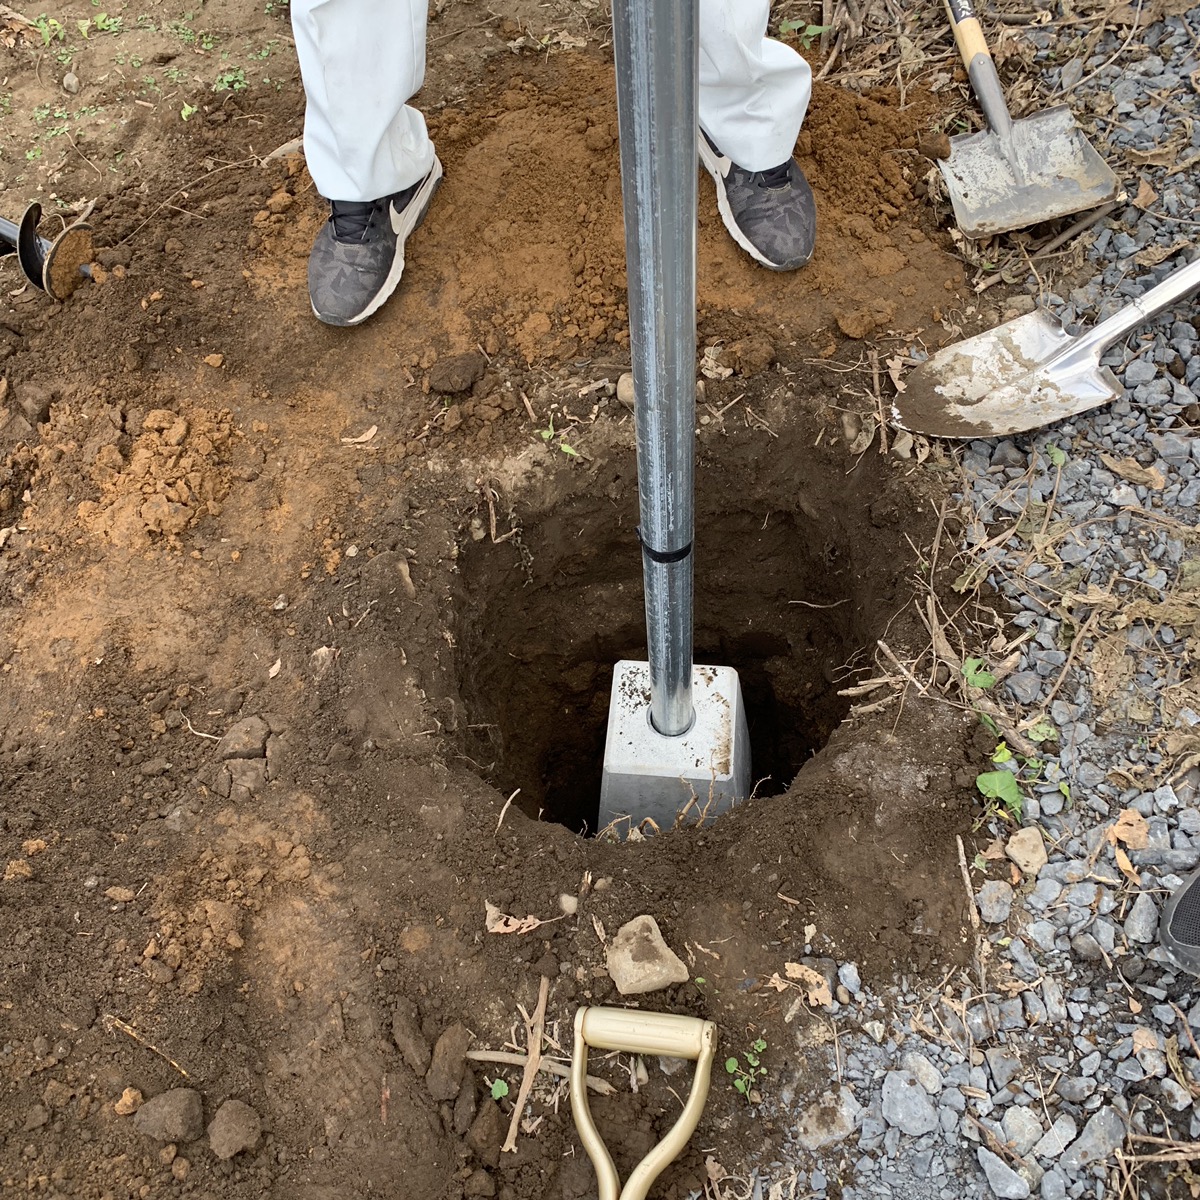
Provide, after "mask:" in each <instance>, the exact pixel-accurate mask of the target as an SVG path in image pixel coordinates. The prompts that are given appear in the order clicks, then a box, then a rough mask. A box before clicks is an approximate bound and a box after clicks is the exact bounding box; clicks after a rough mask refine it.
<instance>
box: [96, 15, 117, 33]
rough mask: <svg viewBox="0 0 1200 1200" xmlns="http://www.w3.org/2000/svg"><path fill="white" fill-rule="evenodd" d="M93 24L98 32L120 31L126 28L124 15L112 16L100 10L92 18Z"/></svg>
mask: <svg viewBox="0 0 1200 1200" xmlns="http://www.w3.org/2000/svg"><path fill="white" fill-rule="evenodd" d="M92 24H93V25H94V26H95V27H96V31H97V32H98V33H112V34H117V33H120V32H121V31H122V30H123V29H124V28H125V19H124V18H123V17H110V16H109V15H108V13H105V12H99V13H97V14H96V15H95V17H94V18H93V19H92Z"/></svg>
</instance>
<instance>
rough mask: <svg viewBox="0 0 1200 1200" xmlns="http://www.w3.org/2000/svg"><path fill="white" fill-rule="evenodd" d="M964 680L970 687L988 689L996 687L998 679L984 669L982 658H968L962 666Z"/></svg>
mask: <svg viewBox="0 0 1200 1200" xmlns="http://www.w3.org/2000/svg"><path fill="white" fill-rule="evenodd" d="M962 673H963V678H964V679H965V680H966V681H967V686H968V687H977V688H983V689H984V690H985V691H986V690H987V689H988V688H992V687H995V686H996V677H995V675H993V674H992V673H991V671H988V670H986V669H985V668H984V665H983V659H982V658H968V659H967V660H966V662H964V663H963V665H962Z"/></svg>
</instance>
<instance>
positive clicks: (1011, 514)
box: [727, 7, 1200, 1200]
mask: <svg viewBox="0 0 1200 1200" xmlns="http://www.w3.org/2000/svg"><path fill="white" fill-rule="evenodd" d="M1024 36H1026V37H1027V38H1028V39H1029V40H1030V41H1031V42H1032V43H1033V44H1034V45H1035V46H1037V47H1038V51H1037V56H1036V60H1035V61H1036V62H1037V63H1040V64H1041V65H1042V67H1043V69H1044V79H1045V81H1046V83H1047V85H1048V86H1049V87H1050V88H1051V89H1053V90H1054V91H1055V93H1059V92H1060V90H1061V89H1062V88H1066V89H1068V91H1067V94H1066V96H1065V100H1066V102H1068V103H1070V104H1071V106H1072V107H1073V109H1074V110H1075V111H1076V112H1077V113H1079V114H1086V115H1094V116H1096V117H1097V118H1098V127H1097V135H1096V141H1097V143H1098V144H1099V145H1100V146H1101V147H1102V149H1104V150H1106V151H1107V153H1108V156H1109V158H1110V160H1111V161H1112V162H1113V163H1114V165H1117V169H1118V173H1119V174H1120V176H1121V178H1122V180H1123V182H1124V183H1125V185H1126V187H1127V190H1128V191H1129V193H1130V195H1131V196H1136V197H1137V199H1138V203H1137V204H1134V203H1129V204H1128V205H1126V206H1123V207H1120V208H1118V209H1117V210H1116V211H1114V212H1113V213H1112V215H1111V216H1110V217H1109V218H1107V219H1105V220H1103V221H1101V222H1100V223H1099V224H1097V225H1096V226H1095V227H1094V228H1093V229H1092V230H1091V231H1089V232H1088V233H1087V234H1085V235H1083V237H1084V240H1085V243H1086V242H1088V241H1090V247H1089V248H1088V250H1087V261H1088V262H1089V263H1090V264H1091V265H1092V266H1093V267H1094V272H1095V277H1094V278H1093V279H1092V280H1091V282H1089V283H1086V284H1085V285H1084V286H1081V287H1078V288H1075V289H1074V290H1071V291H1069V293H1068V294H1066V295H1053V294H1052V295H1044V294H1042V293H1041V285H1040V281H1039V279H1038V278H1037V277H1036V276H1035V275H1033V274H1031V275H1030V276H1029V279H1028V288H1029V291H1030V293H1031V294H1032V295H1034V296H1039V295H1040V297H1041V301H1042V303H1044V304H1045V305H1046V306H1047V307H1048V308H1050V309H1051V310H1052V311H1054V312H1055V313H1057V314H1058V315H1060V316H1061V317H1062V318H1063V320H1064V321H1065V322H1067V323H1068V324H1072V323H1075V322H1079V323H1081V324H1087V325H1090V324H1092V323H1094V322H1095V321H1096V320H1098V319H1100V318H1102V317H1104V316H1107V315H1109V313H1111V312H1112V311H1114V310H1115V308H1117V307H1119V306H1120V305H1121V304H1123V303H1125V302H1126V301H1127V300H1128V298H1130V297H1133V296H1136V295H1138V294H1139V293H1140V292H1141V291H1143V290H1144V289H1146V288H1148V287H1150V286H1152V285H1153V284H1154V283H1156V282H1158V281H1160V280H1161V279H1162V278H1163V277H1164V276H1165V275H1166V274H1167V273H1168V272H1170V271H1171V270H1172V269H1174V268H1175V267H1177V266H1179V265H1182V263H1183V262H1185V261H1186V259H1187V258H1188V257H1189V256H1190V254H1191V253H1194V251H1193V250H1192V249H1191V247H1192V244H1193V243H1194V241H1195V240H1196V233H1197V229H1198V228H1200V211H1198V199H1200V194H1198V193H1200V188H1198V184H1197V178H1198V177H1200V176H1198V171H1197V166H1198V165H1200V121H1195V123H1194V124H1193V120H1194V118H1196V117H1197V116H1200V103H1198V102H1197V90H1198V89H1200V7H1196V8H1193V9H1191V10H1190V11H1188V12H1187V13H1186V14H1185V15H1184V16H1182V17H1168V18H1166V19H1164V20H1162V21H1159V22H1156V23H1155V24H1153V25H1152V26H1150V27H1149V28H1148V29H1147V30H1145V31H1143V32H1141V33H1139V34H1137V35H1136V36H1134V37H1133V38H1132V39H1130V41H1129V44H1128V45H1125V44H1124V43H1125V41H1126V38H1127V36H1128V28H1127V27H1123V28H1121V29H1119V30H1118V31H1117V32H1116V33H1113V32H1107V33H1105V34H1104V36H1103V37H1102V38H1101V39H1100V40H1099V42H1098V44H1097V45H1096V46H1095V50H1094V53H1092V55H1091V56H1090V57H1089V58H1088V59H1087V60H1086V61H1079V60H1077V59H1069V56H1064V55H1063V54H1062V53H1060V52H1059V46H1058V37H1059V35H1058V34H1057V33H1056V32H1055V31H1054V30H1053V29H1046V30H1041V29H1032V30H1028V31H1026V33H1025V35H1024ZM1064 57H1066V58H1067V59H1068V61H1065V62H1064V61H1063V60H1064ZM1055 64H1062V65H1055ZM1057 99H1063V97H1061V96H1060V95H1056V100H1057ZM1164 151H1166V152H1165V153H1164ZM1193 160H1194V161H1193ZM1179 164H1188V165H1187V166H1186V168H1185V169H1183V170H1177V169H1176V168H1177V167H1178V165H1179ZM1143 180H1144V181H1145V182H1144V184H1141V182H1140V181H1143ZM1197 322H1198V316H1197V310H1196V307H1195V302H1194V301H1193V302H1191V303H1189V304H1186V305H1183V306H1180V307H1179V308H1178V309H1177V310H1176V311H1175V312H1173V313H1165V314H1163V315H1162V316H1161V317H1159V318H1158V319H1156V320H1155V321H1153V322H1152V323H1150V324H1149V325H1147V326H1146V327H1144V328H1143V329H1141V330H1139V331H1138V332H1136V333H1135V334H1133V335H1132V336H1131V337H1130V338H1128V339H1127V341H1126V342H1125V343H1124V344H1121V345H1117V346H1114V347H1113V348H1112V349H1111V351H1110V352H1109V354H1108V355H1107V356H1106V359H1105V362H1106V363H1107V364H1108V365H1109V366H1111V367H1112V368H1113V370H1114V371H1115V372H1116V373H1117V375H1118V377H1119V378H1120V379H1121V380H1122V381H1123V383H1124V386H1125V394H1124V395H1123V396H1122V398H1121V399H1119V400H1118V401H1117V402H1116V403H1114V404H1112V405H1110V406H1108V407H1106V408H1103V409H1100V410H1098V411H1096V412H1093V413H1090V414H1087V415H1086V416H1083V417H1080V418H1078V419H1076V420H1073V421H1068V422H1064V423H1062V424H1060V425H1057V426H1054V427H1051V428H1049V429H1046V430H1042V431H1039V432H1038V433H1036V434H1033V435H1028V436H1022V437H1017V438H1013V439H997V440H992V441H975V442H972V443H970V444H969V445H967V446H966V447H965V449H964V452H963V455H962V462H963V468H964V475H965V488H964V492H963V494H962V496H961V497H960V499H961V501H962V504H963V508H964V510H965V511H966V512H967V514H968V526H967V536H966V545H967V547H968V548H971V547H974V548H975V550H974V553H975V554H976V555H977V556H978V557H979V558H980V559H981V560H982V563H983V570H985V571H986V573H987V575H986V583H987V585H988V588H990V589H991V591H992V592H993V594H995V595H997V596H998V597H999V607H1000V608H1001V610H1002V611H1003V610H1004V609H1007V611H1008V612H1009V614H1010V618H1011V622H1012V626H1011V627H1010V628H1009V629H1008V630H1006V633H1007V634H1008V635H1009V636H1010V637H1013V636H1014V635H1016V636H1019V637H1020V639H1021V640H1020V642H1019V643H1018V644H1017V645H1016V646H1015V647H1010V650H1009V652H1008V653H1007V655H1005V656H1004V661H1003V662H995V663H993V662H991V661H988V663H987V665H988V667H989V668H990V669H991V670H992V671H993V672H994V673H995V675H996V676H997V680H996V683H995V684H994V685H993V686H994V691H993V695H995V696H996V698H997V699H999V700H1000V701H1001V703H1002V704H1003V706H1004V707H1005V708H1006V709H1007V710H1008V711H1009V712H1010V713H1012V714H1013V715H1014V716H1015V717H1017V718H1019V725H1020V726H1021V727H1022V728H1024V730H1025V733H1026V736H1027V737H1029V738H1030V739H1031V740H1032V741H1033V742H1034V743H1035V745H1036V749H1035V753H1034V755H1033V761H1032V762H1030V761H1027V760H1026V761H1023V760H1022V758H1021V757H1020V756H1019V755H1010V754H1009V752H1008V751H1007V750H1006V749H999V750H998V753H997V755H996V760H997V761H996V762H995V763H994V764H993V766H994V767H995V769H996V770H997V771H1008V772H1011V773H1013V774H1015V775H1017V777H1018V780H1017V781H1018V791H1019V792H1020V793H1021V795H1022V798H1023V803H1022V806H1021V809H1022V811H1021V813H1020V817H1019V820H1017V821H1012V820H1003V819H1001V818H1000V817H999V816H996V817H995V818H994V819H992V820H991V821H990V822H988V824H987V826H986V828H987V829H988V830H990V833H991V835H992V836H993V837H994V838H995V841H994V842H993V847H994V848H993V850H992V852H991V855H990V856H989V857H987V858H984V859H983V860H982V861H978V860H977V863H976V864H975V866H974V867H973V869H972V870H971V872H970V874H971V879H972V886H973V887H974V888H975V889H976V905H977V909H978V911H979V914H980V917H981V936H980V946H981V953H980V954H979V956H978V961H977V963H976V968H975V970H974V971H973V972H971V975H972V980H973V985H974V986H972V987H971V988H969V989H964V988H963V987H962V986H961V985H957V988H958V990H956V991H953V992H951V993H949V994H944V993H942V992H940V991H934V992H932V993H931V994H919V993H917V992H915V991H912V990H910V989H909V988H908V987H907V986H906V985H905V984H904V983H901V984H900V985H898V986H897V987H896V988H894V989H892V990H891V991H890V993H889V994H887V995H884V996H873V995H869V994H866V993H864V992H863V991H861V984H860V982H859V980H858V978H857V971H855V969H854V967H853V964H843V967H842V973H841V976H840V982H841V984H842V988H843V990H842V991H841V993H840V995H841V997H842V999H843V1002H842V1003H841V1004H838V1003H835V1004H834V1006H833V1008H834V1009H835V1010H838V1011H840V1012H841V1013H842V1014H843V1015H844V1017H845V1020H846V1024H847V1025H848V1026H849V1027H850V1028H852V1029H854V1030H855V1032H852V1033H850V1034H848V1035H845V1036H842V1037H841V1039H840V1046H839V1047H838V1050H837V1052H836V1053H835V1052H834V1050H833V1049H832V1048H830V1049H829V1051H828V1058H829V1062H828V1069H829V1076H830V1080H831V1091H830V1093H829V1095H828V1096H826V1097H822V1098H821V1100H820V1101H818V1102H817V1103H816V1104H811V1103H810V1104H808V1105H807V1107H804V1106H801V1107H800V1108H799V1109H798V1110H797V1109H795V1108H792V1109H791V1110H790V1111H789V1113H788V1119H790V1120H791V1121H793V1122H794V1123H795V1124H796V1132H795V1134H794V1142H793V1145H792V1147H790V1148H791V1149H793V1150H794V1154H793V1155H792V1156H791V1157H790V1158H789V1159H788V1160H787V1161H783V1160H781V1161H778V1162H774V1163H770V1164H764V1165H763V1167H762V1168H761V1171H760V1172H759V1173H758V1174H757V1175H755V1176H754V1177H753V1178H752V1179H751V1180H750V1181H749V1182H748V1184H747V1189H746V1194H747V1195H748V1196H749V1197H751V1198H752V1200H758V1198H764V1200H790V1198H792V1197H809V1196H812V1197H823V1196H838V1195H840V1196H841V1197H842V1198H843V1200H866V1198H868V1197H870V1198H872V1200H874V1198H878V1197H895V1198H896V1200H925V1198H927V1197H928V1198H929V1200H933V1198H938V1200H960V1198H962V1197H984V1198H986V1197H990V1196H995V1197H1002V1198H1012V1200H1022V1198H1023V1197H1027V1196H1040V1197H1042V1198H1043V1200H1059V1198H1061V1197H1066V1196H1070V1197H1076V1198H1078V1197H1084V1196H1087V1197H1095V1198H1097V1200H1099V1198H1102V1197H1113V1198H1116V1197H1126V1196H1128V1197H1133V1196H1146V1197H1150V1196H1171V1195H1187V1194H1193V1193H1191V1192H1190V1191H1189V1189H1188V1187H1187V1185H1186V1183H1185V1182H1184V1179H1183V1177H1181V1176H1179V1175H1178V1174H1176V1175H1174V1176H1172V1175H1170V1174H1169V1172H1171V1171H1176V1172H1178V1170H1179V1168H1180V1164H1167V1165H1166V1167H1162V1166H1157V1165H1151V1166H1145V1165H1143V1166H1141V1167H1140V1168H1139V1169H1138V1170H1139V1173H1138V1175H1137V1176H1136V1180H1135V1181H1134V1182H1133V1183H1130V1184H1129V1186H1128V1187H1126V1174H1125V1172H1126V1171H1127V1170H1130V1171H1131V1170H1132V1168H1127V1167H1125V1168H1123V1167H1120V1166H1119V1165H1118V1163H1117V1151H1118V1150H1119V1149H1121V1148H1123V1152H1124V1153H1125V1154H1126V1155H1128V1154H1148V1153H1152V1152H1153V1151H1155V1149H1156V1148H1157V1147H1156V1146H1155V1144H1154V1143H1153V1142H1145V1143H1142V1144H1138V1143H1136V1142H1129V1141H1127V1138H1128V1137H1130V1136H1131V1135H1132V1136H1134V1137H1137V1136H1145V1137H1151V1138H1153V1137H1158V1138H1171V1139H1174V1140H1177V1141H1180V1142H1192V1141H1194V1140H1196V1139H1197V1137H1200V1110H1197V1109H1196V1107H1195V1103H1194V1101H1195V1097H1196V1095H1200V1053H1198V1051H1197V1048H1196V1043H1195V1042H1194V1041H1193V1037H1195V1038H1197V1039H1200V981H1196V980H1193V979H1192V978H1191V977H1190V976H1187V975H1183V974H1179V973H1177V972H1176V971H1174V970H1173V969H1172V968H1171V966H1170V965H1169V963H1168V962H1167V961H1166V959H1165V957H1164V956H1163V954H1162V952H1161V951H1160V950H1159V949H1158V947H1157V945H1156V944H1155V943H1156V937H1157V924H1158V916H1159V912H1160V909H1161V906H1162V903H1163V901H1164V899H1165V897H1166V896H1167V895H1168V894H1169V893H1170V892H1171V891H1172V890H1173V889H1175V888H1177V887H1178V886H1179V885H1180V883H1181V882H1182V880H1183V878H1184V877H1185V875H1186V873H1187V872H1189V871H1191V870H1192V869H1193V868H1195V867H1196V866H1197V865H1200V794H1198V792H1200V766H1196V765H1189V760H1188V757H1187V756H1188V755H1189V754H1191V755H1192V761H1193V762H1195V761H1200V759H1198V758H1197V757H1196V756H1197V752H1200V683H1198V682H1197V679H1196V671H1195V659H1196V654H1197V650H1196V647H1197V646H1198V645H1200V553H1198V551H1197V542H1198V541H1200V538H1198V536H1197V534H1196V532H1195V528H1194V527H1195V526H1196V523H1197V502H1198V501H1200V328H1198V323H1197ZM1014 518H1016V519H1017V525H1016V527H1015V531H1013V532H1011V533H1010V535H1009V536H1008V537H1007V538H999V539H998V535H1000V534H1003V533H1004V532H1005V531H1006V530H1012V529H1013V528H1014V527H1013V521H1014ZM997 539H998V540H997ZM993 543H995V544H993ZM980 548H982V549H980ZM981 654H983V652H981ZM1018 831H1019V832H1018ZM1014 835H1015V836H1014ZM1014 885H1015V886H1014ZM961 978H962V976H960V977H959V979H960V980H961ZM955 986H956V985H955V984H951V985H950V987H955ZM839 1019H841V1018H839ZM808 1053H809V1054H811V1053H813V1051H812V1050H811V1049H810V1050H809V1051H808ZM783 1099H784V1101H785V1106H786V1101H787V1100H788V1097H787V1095H786V1089H785V1095H784V1097H783ZM831 1113H832V1114H834V1115H833V1118H832V1119H831V1118H830V1114H831ZM814 1130H817V1131H818V1132H816V1133H814V1132H813V1131H814ZM1131 1178H1132V1177H1131ZM727 1194H729V1195H733V1194H736V1193H735V1191H733V1190H729V1189H727Z"/></svg>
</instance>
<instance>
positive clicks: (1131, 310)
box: [1070, 255, 1200, 357]
mask: <svg viewBox="0 0 1200 1200" xmlns="http://www.w3.org/2000/svg"><path fill="white" fill-rule="evenodd" d="M1195 291H1200V255H1197V256H1196V257H1195V258H1193V259H1192V261H1191V262H1190V263H1188V264H1187V265H1186V266H1182V267H1177V268H1176V269H1175V270H1174V271H1172V272H1171V274H1170V275H1168V276H1167V277H1166V279H1164V280H1163V281H1162V283H1160V284H1156V285H1155V286H1154V287H1152V288H1151V289H1150V290H1149V291H1148V292H1144V293H1143V294H1142V295H1140V296H1139V297H1138V298H1137V299H1136V300H1132V301H1130V303H1128V304H1127V305H1125V307H1124V308H1122V309H1121V310H1120V311H1118V312H1115V313H1114V314H1113V315H1112V316H1111V317H1109V318H1108V319H1107V320H1105V321H1101V322H1100V324H1099V325H1097V326H1095V328H1093V329H1091V330H1090V331H1089V332H1087V333H1083V334H1080V335H1079V337H1078V338H1076V340H1075V341H1074V343H1073V344H1072V346H1071V348H1070V354H1071V355H1072V357H1076V356H1080V355H1085V354H1100V353H1102V352H1103V351H1104V350H1105V349H1106V348H1107V347H1108V346H1111V345H1112V344H1113V342H1115V341H1117V340H1118V338H1123V337H1124V336H1125V335H1126V334H1127V333H1132V332H1133V330H1135V329H1137V327H1138V326H1139V325H1141V324H1142V323H1143V322H1145V321H1148V320H1150V318H1151V317H1153V316H1156V315H1157V314H1158V313H1160V312H1162V311H1163V309H1165V308H1170V307H1171V305H1172V304H1175V303H1176V302H1177V301H1179V300H1186V299H1187V298H1188V296H1190V295H1191V294H1192V293H1193V292H1195Z"/></svg>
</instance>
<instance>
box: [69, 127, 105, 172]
mask: <svg viewBox="0 0 1200 1200" xmlns="http://www.w3.org/2000/svg"><path fill="white" fill-rule="evenodd" d="M63 133H64V134H66V138H67V141H68V142H70V143H71V149H72V150H74V151H75V153H76V154H78V155H79V157H80V158H82V159H83V161H84V162H85V163H87V165H88V166H89V167H91V168H92V170H93V171H95V172H96V174H97V175H99V176H100V178H101V179H103V178H104V172H103V171H102V170H100V168H99V167H98V166H96V164H95V163H94V162H92V160H91V159H90V158H88V156H87V155H86V154H84V152H83V151H82V150H80V148H79V147H78V146H77V145H75V139H74V138H73V137H72V136H71V134H70V131H69V130H66V129H64V130H63Z"/></svg>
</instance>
